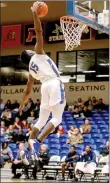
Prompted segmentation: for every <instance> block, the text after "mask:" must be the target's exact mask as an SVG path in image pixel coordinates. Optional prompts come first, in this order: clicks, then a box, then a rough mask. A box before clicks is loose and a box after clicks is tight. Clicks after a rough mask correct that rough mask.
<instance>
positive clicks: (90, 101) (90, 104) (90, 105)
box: [88, 100, 93, 111]
mask: <svg viewBox="0 0 110 183" xmlns="http://www.w3.org/2000/svg"><path fill="white" fill-rule="evenodd" d="M88 110H90V111H91V110H93V105H92V100H89V101H88Z"/></svg>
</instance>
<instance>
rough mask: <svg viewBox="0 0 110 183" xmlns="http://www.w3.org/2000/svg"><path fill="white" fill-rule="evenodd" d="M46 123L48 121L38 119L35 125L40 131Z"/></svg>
mask: <svg viewBox="0 0 110 183" xmlns="http://www.w3.org/2000/svg"><path fill="white" fill-rule="evenodd" d="M45 124H46V121H40V120H38V121H37V123H36V124H35V125H34V128H37V129H38V130H39V131H40V130H41V129H42V128H43V126H44V125H45Z"/></svg>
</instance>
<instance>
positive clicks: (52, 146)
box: [49, 144, 61, 150]
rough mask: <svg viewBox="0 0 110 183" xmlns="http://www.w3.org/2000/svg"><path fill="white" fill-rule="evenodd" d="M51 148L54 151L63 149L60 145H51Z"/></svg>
mask: <svg viewBox="0 0 110 183" xmlns="http://www.w3.org/2000/svg"><path fill="white" fill-rule="evenodd" d="M49 148H51V150H52V149H56V150H59V149H60V148H61V147H60V144H50V145H49Z"/></svg>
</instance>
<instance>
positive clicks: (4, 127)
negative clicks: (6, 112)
mask: <svg viewBox="0 0 110 183" xmlns="http://www.w3.org/2000/svg"><path fill="white" fill-rule="evenodd" d="M6 129H7V128H6V126H5V122H4V121H1V125H0V133H1V135H3V134H4V133H5V131H6Z"/></svg>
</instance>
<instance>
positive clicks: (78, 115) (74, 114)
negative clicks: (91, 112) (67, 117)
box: [72, 107, 81, 119]
mask: <svg viewBox="0 0 110 183" xmlns="http://www.w3.org/2000/svg"><path fill="white" fill-rule="evenodd" d="M72 115H73V118H74V119H77V118H80V117H81V115H80V111H79V108H78V107H76V108H75V109H74V111H73V113H72Z"/></svg>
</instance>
